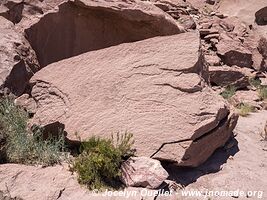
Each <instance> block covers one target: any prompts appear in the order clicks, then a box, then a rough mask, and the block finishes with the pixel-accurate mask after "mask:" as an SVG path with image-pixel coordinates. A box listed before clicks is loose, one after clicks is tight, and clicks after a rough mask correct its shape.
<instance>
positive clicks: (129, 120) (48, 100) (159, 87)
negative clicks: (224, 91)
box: [31, 32, 237, 166]
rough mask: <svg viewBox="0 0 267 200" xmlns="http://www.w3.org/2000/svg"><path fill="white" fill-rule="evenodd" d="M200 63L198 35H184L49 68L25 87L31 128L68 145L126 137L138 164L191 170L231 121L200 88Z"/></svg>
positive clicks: (223, 136)
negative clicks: (49, 127) (168, 163)
mask: <svg viewBox="0 0 267 200" xmlns="http://www.w3.org/2000/svg"><path fill="white" fill-rule="evenodd" d="M202 57H203V56H202V54H201V51H200V41H199V35H198V34H197V33H195V32H191V33H189V32H188V33H183V34H178V35H175V36H166V37H156V38H152V39H147V40H144V41H139V42H135V43H130V44H121V45H118V46H115V47H110V48H106V49H103V50H98V51H92V52H88V53H85V54H82V55H80V56H77V57H73V58H70V59H66V60H64V61H61V62H57V63H53V64H51V65H49V66H47V67H46V68H44V69H42V70H41V71H39V72H38V73H36V74H35V76H34V77H33V78H32V79H31V85H32V91H31V96H32V98H33V99H34V100H35V101H36V103H37V111H36V114H35V115H34V118H33V120H32V123H36V124H49V123H52V122H54V121H59V122H60V123H62V124H65V126H66V131H67V132H68V136H67V137H69V138H70V139H72V140H77V138H76V136H75V132H78V134H79V135H80V136H81V139H88V138H89V137H91V136H93V135H98V136H105V137H109V136H110V134H111V133H114V132H117V131H129V132H131V133H133V134H134V138H135V140H136V144H135V145H136V148H137V152H138V155H139V156H148V157H153V158H157V159H162V160H172V161H176V162H177V163H178V164H179V165H182V166H197V165H199V164H201V163H203V162H204V161H205V160H206V159H207V158H208V157H209V156H210V155H211V154H212V153H213V151H214V150H215V149H217V148H218V147H220V146H222V145H224V143H225V142H226V141H227V140H228V139H229V137H230V136H231V134H232V133H231V132H232V130H233V128H234V126H235V123H236V120H237V118H236V116H232V115H229V109H228V107H227V105H226V103H225V102H224V100H223V99H222V97H220V96H218V95H217V94H216V93H214V92H213V91H212V90H211V89H210V88H209V87H207V86H206V85H205V84H206V83H205V81H204V80H205V77H206V73H207V72H206V69H205V67H204V65H203V63H202ZM66 77H67V78H66ZM148 144H149V145H148Z"/></svg>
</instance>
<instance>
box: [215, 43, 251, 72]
mask: <svg viewBox="0 0 267 200" xmlns="http://www.w3.org/2000/svg"><path fill="white" fill-rule="evenodd" d="M216 47H217V50H218V52H217V53H218V55H219V56H220V57H221V59H222V61H223V62H224V63H225V64H226V65H228V66H233V65H237V66H238V67H248V68H251V67H252V64H253V61H252V53H251V52H250V51H249V50H248V49H246V48H245V47H244V46H242V44H241V42H238V41H236V40H225V39H223V40H220V42H219V43H218V44H217V45H216Z"/></svg>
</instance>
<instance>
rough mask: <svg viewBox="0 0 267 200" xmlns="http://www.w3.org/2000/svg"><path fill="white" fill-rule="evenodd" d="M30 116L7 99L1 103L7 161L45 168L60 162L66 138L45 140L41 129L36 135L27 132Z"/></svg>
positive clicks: (0, 115)
mask: <svg viewBox="0 0 267 200" xmlns="http://www.w3.org/2000/svg"><path fill="white" fill-rule="evenodd" d="M27 121H28V114H27V112H25V111H24V110H23V109H21V108H19V107H17V106H15V105H14V103H13V101H12V100H10V99H8V98H5V99H2V100H1V102H0V123H1V124H2V125H3V131H4V132H5V134H6V135H7V138H6V156H7V161H8V162H12V163H22V164H40V165H43V166H47V165H52V164H55V163H58V162H60V160H61V158H62V152H61V150H63V149H64V146H65V144H64V136H63V134H62V136H61V137H60V139H55V138H53V137H49V138H48V139H47V140H44V139H43V137H42V132H41V129H39V130H38V131H36V132H35V133H31V132H30V131H28V130H27Z"/></svg>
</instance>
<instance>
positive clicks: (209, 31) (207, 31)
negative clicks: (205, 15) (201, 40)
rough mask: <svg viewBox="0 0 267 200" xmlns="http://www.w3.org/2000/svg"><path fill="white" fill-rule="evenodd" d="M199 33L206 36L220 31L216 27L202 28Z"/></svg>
mask: <svg viewBox="0 0 267 200" xmlns="http://www.w3.org/2000/svg"><path fill="white" fill-rule="evenodd" d="M199 33H200V35H201V36H206V35H209V34H219V31H218V30H216V29H212V28H211V29H200V30H199Z"/></svg>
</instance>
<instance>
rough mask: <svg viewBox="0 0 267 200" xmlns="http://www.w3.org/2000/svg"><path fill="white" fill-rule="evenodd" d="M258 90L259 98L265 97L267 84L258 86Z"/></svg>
mask: <svg viewBox="0 0 267 200" xmlns="http://www.w3.org/2000/svg"><path fill="white" fill-rule="evenodd" d="M258 92H259V97H260V99H261V100H265V99H267V86H262V87H260V89H259V90H258Z"/></svg>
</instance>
